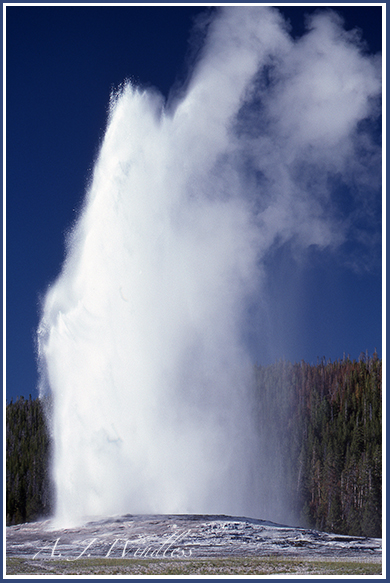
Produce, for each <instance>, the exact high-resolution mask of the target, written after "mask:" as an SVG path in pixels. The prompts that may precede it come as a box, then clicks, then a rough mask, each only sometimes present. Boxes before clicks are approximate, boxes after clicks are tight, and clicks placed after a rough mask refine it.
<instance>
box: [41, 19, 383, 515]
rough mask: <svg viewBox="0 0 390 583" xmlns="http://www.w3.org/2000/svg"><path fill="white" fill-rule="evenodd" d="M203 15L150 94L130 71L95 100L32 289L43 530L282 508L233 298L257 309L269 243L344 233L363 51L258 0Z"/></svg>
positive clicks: (364, 102)
mask: <svg viewBox="0 0 390 583" xmlns="http://www.w3.org/2000/svg"><path fill="white" fill-rule="evenodd" d="M203 26H205V27H206V28H207V35H206V40H205V43H204V46H203V48H202V50H201V52H200V56H199V59H198V62H197V63H196V65H195V66H194V70H193V72H192V75H191V79H190V81H189V82H188V84H187V85H186V89H185V91H184V90H183V93H182V94H181V95H180V96H179V97H178V96H177V97H176V99H171V100H170V101H169V105H166V104H165V103H164V99H163V98H162V96H161V95H159V94H158V93H157V92H153V91H150V90H143V89H140V88H137V87H135V86H133V85H132V84H131V83H126V84H124V86H123V87H122V88H121V89H120V90H119V91H118V92H117V94H116V95H114V96H113V97H112V101H111V104H110V113H109V120H108V125H107V131H106V135H105V137H104V140H103V143H102V146H101V150H100V154H99V157H98V159H97V162H96V165H95V168H94V173H93V178H92V181H91V185H90V188H89V190H88V192H87V195H86V200H85V204H84V208H83V212H82V213H81V216H80V219H79V220H78V222H77V225H76V226H75V228H74V230H73V232H72V233H71V236H70V237H69V241H68V251H67V258H66V261H65V263H64V266H63V269H62V272H61V274H60V276H59V277H58V279H57V281H56V282H55V283H54V284H53V285H52V286H51V287H50V288H49V290H48V292H47V295H46V298H45V302H44V306H43V313H42V318H41V324H40V328H39V333H38V334H39V347H40V364H41V371H42V375H41V377H42V378H41V394H42V395H44V394H46V393H50V394H51V395H52V405H53V406H52V416H51V427H52V431H53V437H54V455H53V477H54V481H55V488H56V508H55V514H56V519H57V521H58V522H59V523H60V524H62V525H65V524H71V523H73V522H77V521H80V520H83V519H84V518H85V517H87V516H91V515H103V514H104V515H109V514H118V513H126V512H131V513H175V512H179V513H187V512H196V513H205V512H212V513H217V512H218V513H226V514H241V515H250V516H257V517H269V518H271V519H272V518H273V519H278V518H279V519H280V518H282V516H281V514H282V512H283V509H273V511H274V512H275V515H274V516H273V517H272V516H269V513H270V509H269V508H264V507H263V501H262V496H261V489H260V488H259V486H258V484H260V483H261V480H260V481H259V480H258V477H259V473H260V474H261V472H262V467H261V459H258V458H257V457H256V431H255V427H254V423H253V421H252V418H251V402H250V389H251V374H252V365H253V362H252V361H251V358H250V357H249V351H248V347H247V346H246V345H245V341H244V340H245V323H246V322H247V314H248V309H249V307H250V306H252V305H253V304H254V303H255V302H257V304H258V305H260V308H258V309H260V310H262V309H265V307H264V305H263V304H262V285H263V282H264V278H265V267H264V265H265V258H266V256H267V253H269V251H270V250H271V249H273V248H274V247H275V246H277V245H281V244H283V243H285V242H287V241H293V242H294V245H295V246H296V248H297V250H298V249H299V248H305V247H308V246H312V245H315V246H319V247H320V248H330V247H333V248H334V247H335V246H337V245H338V244H340V243H342V242H343V241H344V240H345V238H346V237H347V236H348V232H349V223H348V220H347V221H346V220H345V217H344V216H343V217H341V215H340V213H339V212H338V207H337V201H335V200H334V198H333V194H332V190H331V188H330V185H331V184H332V181H333V182H334V180H336V178H337V180H338V181H339V182H340V181H341V182H343V183H344V184H348V185H352V184H353V185H354V188H355V190H354V192H356V193H357V196H360V194H359V193H360V192H361V187H364V186H365V185H366V184H367V183H369V181H370V168H372V166H373V163H374V161H375V159H376V157H377V153H376V150H375V147H374V145H373V144H372V141H371V140H370V137H369V135H368V131H367V127H369V124H367V123H366V124H363V123H362V121H363V120H367V119H369V118H370V117H372V116H374V115H376V114H377V110H376V108H377V107H378V103H377V99H378V95H379V93H380V62H379V60H378V59H376V58H373V57H369V56H367V55H365V54H364V52H363V50H362V48H361V47H360V46H359V40H358V38H357V36H356V34H355V33H347V32H346V31H345V30H344V29H343V26H342V22H341V21H340V20H339V18H338V17H337V16H336V15H335V14H334V13H331V12H329V13H324V12H322V13H320V14H318V15H316V16H314V17H313V18H312V20H311V21H310V22H309V26H308V32H307V34H305V35H304V36H303V37H302V38H301V39H300V40H298V41H294V40H293V39H292V38H291V37H290V35H289V32H288V28H287V26H286V24H285V22H284V20H283V18H282V17H281V15H280V13H279V12H278V11H277V10H276V9H272V8H266V7H229V8H223V9H220V10H218V11H217V12H216V15H214V17H213V18H212V19H210V20H208V21H207V22H206V21H205V22H204V23H203ZM357 207H358V205H356V204H355V206H354V208H355V209H356V208H357ZM341 218H342V219H343V220H341ZM260 333H261V331H260Z"/></svg>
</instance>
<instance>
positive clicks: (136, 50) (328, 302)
mask: <svg viewBox="0 0 390 583" xmlns="http://www.w3.org/2000/svg"><path fill="white" fill-rule="evenodd" d="M203 10H205V8H197V7H192V6H191V7H163V6H158V7H147V6H144V7H132V6H128V7H116V6H115V7H114V6H109V7H103V6H95V7H92V6H91V7H82V6H72V7H62V6H51V7H50V6H44V7H39V6H23V7H22V6H13V7H8V8H7V29H6V35H7V37H6V38H7V45H6V51H7V53H6V56H7V59H6V66H7V78H6V83H7V85H6V99H7V102H6V103H7V109H6V113H7V118H6V121H7V133H6V138H7V150H6V153H7V167H6V169H7V190H6V194H7V215H6V220H7V240H6V242H7V400H10V399H11V397H13V398H14V399H15V397H16V396H17V395H25V396H28V395H29V394H31V395H32V396H33V397H35V396H37V389H36V386H37V378H38V376H37V367H36V361H35V347H34V341H35V340H34V339H35V330H36V328H37V325H38V321H39V298H40V297H41V296H42V294H43V293H44V292H45V289H46V287H47V285H48V284H49V283H50V282H51V281H53V279H54V278H55V277H56V275H57V274H58V273H59V270H60V267H61V263H62V261H63V258H64V237H65V234H66V232H67V230H68V229H69V228H70V227H71V226H72V223H73V222H74V220H75V218H76V216H77V210H78V209H79V208H80V204H81V201H82V198H83V194H84V192H85V187H86V185H87V182H88V178H89V176H90V172H91V169H92V166H93V162H94V158H95V156H96V153H97V151H98V147H99V143H100V140H101V138H102V136H103V133H104V128H105V123H106V111H107V104H108V100H109V95H110V91H111V88H112V87H115V86H117V85H119V84H120V83H121V82H122V81H123V80H124V79H126V78H132V79H134V80H135V81H136V82H140V83H142V84H143V85H151V86H155V87H157V88H158V89H159V90H160V91H161V92H162V93H163V94H165V95H166V96H168V94H169V90H170V88H171V87H172V85H173V84H174V83H175V82H177V81H180V80H183V79H184V78H185V71H186V67H185V64H186V55H187V56H188V49H189V44H188V40H189V37H190V35H189V33H190V29H191V26H192V20H193V18H194V16H195V15H196V14H197V13H199V12H200V11H203ZM283 10H284V12H285V14H286V16H287V17H288V18H290V20H291V22H292V25H293V27H294V28H293V32H294V34H295V35H296V36H299V35H300V34H301V33H302V32H303V18H304V12H305V11H307V9H304V8H297V7H288V8H283ZM337 10H338V11H339V12H341V13H342V14H343V16H344V18H345V19H346V27H347V28H352V27H355V26H358V27H360V28H361V29H362V31H363V37H364V38H365V40H366V41H367V43H368V49H369V50H370V51H371V52H377V51H379V50H380V49H381V9H380V8H379V7H368V8H364V7H343V8H337ZM377 251H380V249H379V248H378V249H377ZM279 259H281V265H283V257H282V258H279ZM372 263H373V264H372V268H371V269H370V270H369V271H366V272H363V273H356V272H354V271H353V270H351V269H347V268H346V267H345V265H344V263H343V262H342V261H340V262H337V261H335V260H329V261H324V259H323V257H321V258H318V260H316V258H314V259H313V260H312V261H310V268H302V270H303V271H302V273H300V274H299V275H300V277H299V278H298V277H297V274H296V273H295V271H294V268H292V267H291V266H290V264H288V262H286V265H285V268H284V270H282V271H279V272H278V273H276V274H275V275H274V279H273V280H272V281H271V282H270V286H271V288H272V290H273V293H274V294H276V295H277V294H278V290H282V289H283V286H284V283H285V281H286V277H287V276H289V278H290V279H289V281H290V284H291V285H292V286H293V287H294V290H293V292H294V293H292V294H291V305H286V303H284V304H281V309H280V311H279V312H278V313H277V314H274V315H273V317H274V320H275V337H277V338H279V341H278V342H276V343H275V346H274V349H273V351H271V352H272V357H274V358H278V357H283V356H284V357H286V358H288V359H290V360H293V361H294V360H298V361H299V360H301V359H304V360H306V361H308V362H316V361H317V357H320V358H321V357H322V356H325V357H326V358H330V359H332V360H335V359H337V358H342V357H343V353H344V352H345V353H346V354H350V355H351V357H352V358H358V357H359V354H360V352H361V351H365V350H368V351H369V352H370V353H372V352H373V351H374V348H377V350H378V353H379V354H380V355H381V269H380V267H381V263H380V257H379V255H377V257H376V258H373V262H372ZM289 271H290V272H291V273H289ZM297 298H298V299H297ZM288 327H294V328H295V329H296V330H297V331H298V332H299V333H298V334H297V338H298V340H296V342H295V343H294V345H291V344H288V343H284V342H283V330H284V329H287V328H288ZM260 352H261V351H260V350H259V352H258V353H257V352H256V347H254V348H253V353H254V358H255V359H256V360H257V361H258V362H262V361H263V360H264V359H263V355H262V354H261V353H260Z"/></svg>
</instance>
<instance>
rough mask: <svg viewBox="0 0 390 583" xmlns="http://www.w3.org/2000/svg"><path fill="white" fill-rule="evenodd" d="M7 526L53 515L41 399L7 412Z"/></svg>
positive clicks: (12, 406)
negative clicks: (51, 513)
mask: <svg viewBox="0 0 390 583" xmlns="http://www.w3.org/2000/svg"><path fill="white" fill-rule="evenodd" d="M6 431H7V440H6V466H7V467H6V514H7V524H17V523H19V522H26V521H30V520H36V519H37V518H39V517H41V516H44V515H47V514H49V513H50V499H51V496H50V481H49V476H48V460H49V447H50V443H49V437H48V432H47V430H46V425H45V420H44V415H43V410H42V404H41V402H40V401H39V399H31V395H30V398H29V399H24V398H23V397H21V398H19V399H18V400H17V401H16V402H15V403H13V402H12V401H11V402H10V403H9V404H8V405H7V411H6Z"/></svg>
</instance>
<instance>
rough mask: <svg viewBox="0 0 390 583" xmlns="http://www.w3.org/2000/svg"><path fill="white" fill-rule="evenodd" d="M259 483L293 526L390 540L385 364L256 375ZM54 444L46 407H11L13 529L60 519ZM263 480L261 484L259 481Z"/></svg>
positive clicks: (9, 505) (292, 368)
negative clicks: (385, 517)
mask: <svg viewBox="0 0 390 583" xmlns="http://www.w3.org/2000/svg"><path fill="white" fill-rule="evenodd" d="M252 408H253V415H254V416H255V424H256V428H257V432H258V435H257V451H258V458H257V460H258V464H259V465H260V464H261V468H262V469H263V470H264V471H263V472H260V473H261V474H263V475H264V479H263V482H262V483H259V484H258V488H259V495H260V493H261V496H262V498H263V499H264V506H265V507H266V508H271V509H272V508H279V509H282V511H283V512H284V516H285V517H288V520H290V522H291V523H294V524H299V525H300V526H302V527H307V528H315V529H318V530H323V531H330V532H334V533H338V534H347V535H354V536H371V537H381V536H382V360H381V359H379V358H378V355H377V354H376V352H375V353H374V354H373V356H372V357H369V356H368V354H367V353H366V354H365V355H364V354H362V355H361V357H360V359H359V360H358V361H356V360H353V361H351V360H350V359H349V358H345V357H344V358H343V360H341V361H340V360H338V361H335V362H332V361H330V360H329V361H326V360H325V359H322V361H319V362H318V363H317V364H316V365H310V364H307V363H305V362H304V361H301V362H300V363H294V364H292V363H290V362H288V361H285V360H280V361H278V362H276V363H274V364H272V365H267V366H261V365H255V366H254V383H253V407H252ZM49 459H50V438H49V432H48V429H47V424H46V419H45V415H44V411H43V405H42V403H41V401H40V400H39V399H32V398H31V395H30V398H29V399H25V398H24V397H19V398H18V399H17V400H16V401H15V402H13V401H12V400H11V402H10V403H8V404H7V406H6V522H7V525H11V524H17V523H21V522H28V521H33V520H37V519H38V518H40V517H44V516H49V515H50V513H51V511H52V493H53V486H52V484H51V480H50V471H49ZM260 479H261V478H260Z"/></svg>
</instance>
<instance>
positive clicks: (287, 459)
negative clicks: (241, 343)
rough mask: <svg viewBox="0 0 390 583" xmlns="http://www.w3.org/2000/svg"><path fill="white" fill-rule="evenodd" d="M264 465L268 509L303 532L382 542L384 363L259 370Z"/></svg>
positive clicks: (363, 360) (257, 387)
mask: <svg viewBox="0 0 390 583" xmlns="http://www.w3.org/2000/svg"><path fill="white" fill-rule="evenodd" d="M255 375H256V383H255V390H256V396H255V403H256V411H255V414H256V417H257V425H258V427H259V433H260V439H259V444H260V445H259V460H260V463H263V464H264V467H265V472H264V473H265V476H266V479H267V483H268V493H267V485H266V484H263V488H262V489H263V490H265V492H266V495H268V504H269V505H270V507H272V506H275V507H280V508H284V509H285V512H286V514H287V515H288V517H289V519H290V520H291V521H295V523H298V524H300V525H302V526H307V527H312V528H316V529H319V530H325V531H331V532H335V533H343V534H350V535H358V536H359V535H364V536H374V537H380V536H381V522H382V362H381V360H379V359H378V356H377V354H376V353H375V354H374V355H373V356H372V357H371V358H369V357H368V356H364V355H362V356H361V358H360V359H359V361H351V360H349V359H347V360H343V361H341V362H340V361H338V362H325V361H322V362H320V363H318V364H317V365H316V366H312V365H309V364H306V363H305V362H301V363H300V364H291V363H289V362H283V361H282V362H279V363H276V364H274V365H271V366H266V367H262V366H257V367H256V370H255Z"/></svg>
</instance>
